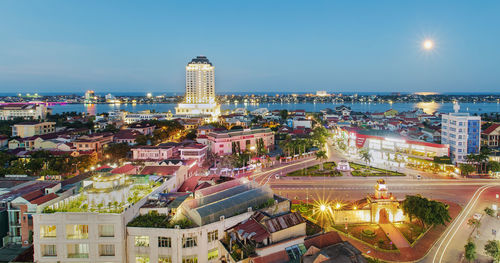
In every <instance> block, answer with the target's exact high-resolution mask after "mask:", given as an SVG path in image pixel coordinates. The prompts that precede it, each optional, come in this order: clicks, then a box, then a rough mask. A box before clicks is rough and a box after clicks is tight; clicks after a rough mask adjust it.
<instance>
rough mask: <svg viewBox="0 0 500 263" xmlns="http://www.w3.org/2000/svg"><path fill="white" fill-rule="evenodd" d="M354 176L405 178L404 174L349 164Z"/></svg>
mask: <svg viewBox="0 0 500 263" xmlns="http://www.w3.org/2000/svg"><path fill="white" fill-rule="evenodd" d="M349 165H350V166H351V169H353V170H354V171H352V172H351V174H352V176H405V174H404V173H400V172H395V171H391V170H386V169H381V168H377V167H373V166H367V165H364V164H359V163H349Z"/></svg>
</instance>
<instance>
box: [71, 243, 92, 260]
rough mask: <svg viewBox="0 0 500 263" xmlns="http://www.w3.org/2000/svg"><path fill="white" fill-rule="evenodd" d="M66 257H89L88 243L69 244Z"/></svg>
mask: <svg viewBox="0 0 500 263" xmlns="http://www.w3.org/2000/svg"><path fill="white" fill-rule="evenodd" d="M68 258H89V244H69V245H68Z"/></svg>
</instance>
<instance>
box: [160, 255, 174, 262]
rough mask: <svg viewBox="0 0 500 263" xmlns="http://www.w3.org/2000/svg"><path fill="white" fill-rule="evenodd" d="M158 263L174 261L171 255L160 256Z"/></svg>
mask: <svg viewBox="0 0 500 263" xmlns="http://www.w3.org/2000/svg"><path fill="white" fill-rule="evenodd" d="M158 263H172V257H171V256H158Z"/></svg>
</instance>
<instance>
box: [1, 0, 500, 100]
mask: <svg viewBox="0 0 500 263" xmlns="http://www.w3.org/2000/svg"><path fill="white" fill-rule="evenodd" d="M499 13H500V1H417V0H413V1H400V0H399V1H383V0H380V1H292V0H287V1H278V0H276V1H256V0H254V1H206V0H205V1H195V0H191V1H125V0H121V1H91V0H87V1H73V0H61V1H55V0H46V1H24V0H12V1H11V0H3V1H0V93H6V92H39V93H42V94H43V93H44V92H45V93H48V92H51V93H54V92H55V93H72V92H74V93H82V92H84V91H85V90H87V89H93V90H95V91H96V92H101V93H104V92H111V93H120V92H144V93H146V92H153V93H167V92H168V93H171V92H174V93H175V92H178V93H182V92H183V91H184V85H185V84H184V76H185V66H186V64H187V63H188V62H189V61H190V60H191V59H192V58H193V57H195V56H197V55H205V56H207V57H208V58H209V59H210V61H211V62H212V63H213V65H214V66H215V70H216V92H220V93H222V92H224V93H227V92H315V91H317V90H326V91H329V92H332V93H335V92H392V91H397V92H416V91H434V92H498V91H499V90H500V48H499V47H500V31H499V30H500V18H499V17H498V14H499ZM426 39H432V40H433V41H434V43H435V46H434V48H433V49H432V50H424V49H423V48H422V42H423V41H424V40H426Z"/></svg>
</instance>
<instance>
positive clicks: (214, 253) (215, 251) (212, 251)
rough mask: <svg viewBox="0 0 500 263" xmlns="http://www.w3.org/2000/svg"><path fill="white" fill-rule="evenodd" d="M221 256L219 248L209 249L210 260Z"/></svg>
mask: <svg viewBox="0 0 500 263" xmlns="http://www.w3.org/2000/svg"><path fill="white" fill-rule="evenodd" d="M217 258H219V250H218V249H217V248H214V249H210V250H209V251H208V260H213V259H217Z"/></svg>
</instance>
